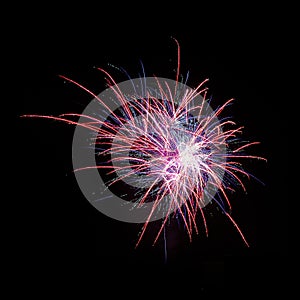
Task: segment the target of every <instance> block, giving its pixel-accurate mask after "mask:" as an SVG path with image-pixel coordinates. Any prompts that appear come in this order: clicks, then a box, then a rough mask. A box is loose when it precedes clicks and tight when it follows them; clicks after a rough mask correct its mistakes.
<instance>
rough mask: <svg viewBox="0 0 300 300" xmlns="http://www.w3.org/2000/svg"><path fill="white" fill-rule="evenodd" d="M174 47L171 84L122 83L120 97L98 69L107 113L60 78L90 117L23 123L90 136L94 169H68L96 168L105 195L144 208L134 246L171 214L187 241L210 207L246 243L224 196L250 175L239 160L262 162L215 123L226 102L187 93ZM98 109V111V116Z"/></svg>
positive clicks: (233, 132)
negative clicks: (59, 124)
mask: <svg viewBox="0 0 300 300" xmlns="http://www.w3.org/2000/svg"><path fill="white" fill-rule="evenodd" d="M175 41H176V40H175ZM176 43H177V46H178V66H177V73H176V78H175V81H169V80H167V79H162V78H157V77H151V78H147V77H142V78H138V79H136V80H133V79H129V82H130V84H131V87H132V90H133V92H131V93H126V92H124V90H123V89H122V88H121V87H120V85H119V84H117V83H116V82H115V80H114V79H113V77H112V76H111V75H110V74H109V73H108V72H107V71H105V70H103V69H100V68H99V70H100V71H101V72H103V73H104V75H105V77H106V79H107V84H108V88H109V90H110V92H112V93H113V102H114V103H117V104H118V105H116V109H114V108H112V106H111V105H110V104H109V101H107V100H105V99H103V98H102V97H101V96H99V95H96V94H94V93H93V92H92V91H90V90H88V89H87V88H86V87H84V86H83V85H81V84H79V83H78V82H76V81H74V80H72V79H70V78H67V77H65V76H60V77H61V78H62V79H64V80H66V81H68V82H71V83H73V84H75V85H76V86H78V87H79V88H81V89H83V90H85V91H86V92H87V93H89V94H90V95H91V96H93V98H94V100H95V101H96V102H97V105H98V106H99V105H100V106H101V109H99V110H98V112H95V111H94V112H92V113H90V114H85V113H82V114H76V113H68V114H62V115H60V116H46V115H26V116H25V117H38V118H46V119H53V120H58V121H63V122H65V123H68V124H73V125H75V126H76V127H80V128H84V129H86V130H87V131H88V132H89V133H90V139H89V143H90V144H91V145H92V148H93V151H94V152H93V155H94V156H95V162H96V163H95V164H93V165H86V166H82V167H77V168H76V169H75V171H76V172H89V171H91V170H97V172H98V174H100V175H101V178H102V180H103V182H104V183H105V187H106V189H110V190H111V191H114V193H117V190H118V191H119V195H118V196H119V197H120V198H123V199H125V200H126V201H127V202H128V203H129V202H130V203H131V206H130V207H131V209H130V211H131V214H135V210H134V209H139V208H142V207H145V206H147V205H148V208H149V203H150V204H151V205H150V208H149V209H148V210H147V216H146V217H145V218H144V219H143V220H142V221H139V222H143V223H144V225H143V227H142V229H141V232H140V235H139V237H138V240H137V243H136V245H139V243H140V242H141V240H142V237H143V236H144V234H145V231H146V229H147V226H148V224H149V222H151V221H153V220H157V219H162V222H161V226H160V229H159V231H158V232H157V235H156V238H155V240H154V244H155V243H156V242H157V240H158V238H159V236H160V235H161V233H162V231H163V229H164V227H165V226H166V224H167V221H168V219H169V218H172V217H174V216H176V217H178V216H179V217H180V219H181V220H182V222H183V224H184V226H185V228H186V231H187V234H188V237H189V239H190V240H192V235H193V232H196V233H198V224H197V222H196V216H197V215H198V214H200V215H201V216H202V219H203V223H204V227H205V231H206V234H207V233H208V228H207V226H206V219H205V206H206V205H207V204H208V203H210V202H211V201H215V202H216V203H217V204H218V206H219V207H220V208H221V210H222V211H223V213H224V214H225V215H226V216H227V217H228V218H229V220H230V221H231V222H232V224H233V225H234V226H235V227H236V229H237V231H238V233H239V234H240V236H241V238H242V239H243V241H244V242H245V244H246V245H248V242H247V241H246V238H245V237H244V235H243V233H242V231H241V230H240V228H239V227H238V225H237V224H236V222H235V221H234V220H233V218H232V217H231V214H230V212H231V205H230V201H229V198H228V193H229V191H233V190H234V189H235V188H236V187H237V186H241V187H242V188H243V189H244V190H246V189H245V186H244V184H243V182H242V179H243V178H245V177H247V178H250V175H249V174H248V173H247V172H246V171H245V170H244V169H243V167H242V164H241V159H259V160H265V159H264V158H262V157H258V156H253V155H248V154H245V152H244V150H245V149H246V148H248V147H250V146H252V145H255V144H258V142H250V143H249V142H241V141H240V140H239V139H238V136H239V135H240V134H241V133H242V127H237V126H236V124H235V122H234V121H232V120H230V119H228V118H222V117H221V116H222V114H223V111H224V109H225V108H226V107H227V106H228V105H229V104H230V103H231V102H232V101H233V99H230V100H228V101H226V102H225V103H224V104H223V105H222V106H220V107H218V108H217V109H216V110H212V109H211V108H210V106H209V104H208V101H207V99H206V98H207V91H208V89H207V88H206V87H205V83H206V82H207V80H204V81H203V82H201V83H200V84H199V85H198V86H197V87H196V88H194V89H192V88H186V86H185V85H184V84H183V83H182V82H180V81H179V75H180V47H179V44H178V42H177V41H176ZM101 110H102V111H105V112H106V113H105V115H104V116H103V115H101V113H100V111H101ZM78 118H79V120H78ZM121 183H122V184H123V188H120V186H121V187H122V185H120V184H121ZM124 186H126V188H124ZM126 189H127V190H126ZM128 190H130V191H128ZM220 198H222V199H223V200H221V201H220V200H219V199H220ZM110 200H111V201H113V200H112V199H110Z"/></svg>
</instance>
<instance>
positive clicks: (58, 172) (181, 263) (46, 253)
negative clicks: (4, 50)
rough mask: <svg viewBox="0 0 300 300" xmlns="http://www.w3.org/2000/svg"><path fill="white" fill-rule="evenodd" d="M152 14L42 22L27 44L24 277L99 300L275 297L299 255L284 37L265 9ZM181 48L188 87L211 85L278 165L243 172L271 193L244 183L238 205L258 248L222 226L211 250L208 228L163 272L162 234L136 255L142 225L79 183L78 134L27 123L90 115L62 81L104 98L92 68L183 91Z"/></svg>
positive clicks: (21, 140)
mask: <svg viewBox="0 0 300 300" xmlns="http://www.w3.org/2000/svg"><path fill="white" fill-rule="evenodd" d="M173 8H174V7H173ZM141 10H142V11H140V12H138V13H134V12H133V11H131V9H128V8H127V10H124V11H123V10H118V12H116V11H115V9H113V8H112V7H105V9H104V8H102V9H101V7H99V10H96V9H95V8H94V9H93V8H92V7H91V8H88V9H87V10H84V11H81V10H80V9H79V11H77V12H76V13H74V12H73V10H71V9H70V10H69V9H67V10H66V11H61V10H60V9H59V10H58V9H54V10H47V9H46V8H45V9H39V10H38V11H39V13H37V14H33V16H32V17H30V18H29V19H27V21H26V20H24V22H23V23H22V26H20V27H18V29H17V30H16V33H17V34H16V35H15V37H16V39H15V41H14V42H13V44H12V45H13V46H14V47H17V49H18V51H17V53H16V54H14V59H13V61H14V62H17V66H18V67H17V68H15V75H14V82H15V83H16V85H17V87H18V88H20V93H19V94H18V95H19V96H18V97H17V98H18V99H17V115H16V123H17V132H18V138H17V145H18V146H17V149H18V150H17V153H18V155H17V158H16V162H17V166H18V175H17V178H18V181H17V182H18V187H17V188H16V191H15V194H16V195H18V196H17V197H15V199H16V201H15V203H14V204H15V206H16V209H15V217H16V218H15V219H16V220H18V223H19V224H20V225H19V226H16V229H15V231H14V234H13V240H14V242H15V243H16V247H15V250H16V249H18V250H16V253H17V254H16V255H17V257H18V263H19V266H20V269H21V270H22V271H21V274H22V275H21V276H23V277H29V278H34V279H33V280H34V281H35V280H37V278H39V279H40V281H41V282H43V283H44V282H47V280H42V279H41V278H46V277H47V278H48V277H49V278H51V280H53V282H55V283H53V285H52V288H49V289H50V290H51V289H55V287H56V284H58V283H57V282H58V281H59V282H61V283H62V285H64V284H65V282H66V281H67V279H70V278H72V279H73V278H76V281H77V280H78V282H80V281H81V279H87V280H88V281H89V280H91V281H93V280H95V282H96V285H95V284H93V285H92V286H93V287H96V288H99V289H100V288H104V287H105V286H106V283H107V282H114V283H115V285H116V286H119V284H120V283H121V282H123V283H124V282H128V284H129V286H130V287H128V289H129V290H131V289H132V290H134V288H135V286H141V285H142V286H145V292H146V293H148V289H149V292H150V291H151V292H153V295H155V292H154V291H155V290H156V287H163V286H165V287H167V288H166V290H169V289H170V290H175V291H176V289H177V288H178V289H180V290H181V291H182V292H186V293H187V292H189V291H195V292H203V291H207V292H208V293H211V292H212V291H216V290H221V291H223V290H230V291H233V290H235V289H239V288H241V286H242V287H243V289H244V291H253V292H255V293H256V291H258V290H259V289H260V288H262V287H263V288H265V290H266V291H268V290H273V291H274V290H275V291H276V290H277V289H280V288H281V287H282V283H281V280H282V277H283V274H285V275H284V277H285V276H286V273H284V272H285V270H286V259H287V255H288V225H287V214H288V211H287V201H288V199H287V198H288V195H287V192H286V190H287V188H286V186H287V182H286V180H285V179H284V178H286V177H287V174H286V173H287V170H286V168H285V165H286V164H287V161H286V160H287V158H285V159H284V160H282V158H281V155H282V151H284V148H285V147H286V144H285V142H283V141H281V142H280V141H279V140H278V139H282V138H283V137H284V136H285V132H286V129H287V127H286V125H285V124H286V123H285V121H283V120H284V117H285V116H284V114H285V112H284V111H282V106H281V105H280V104H279V103H280V101H281V100H282V96H281V95H278V94H277V88H278V87H280V85H279V83H280V74H278V73H279V72H278V66H279V64H280V61H281V56H280V55H281V54H280V49H279V47H278V40H280V36H279V27H278V26H277V25H276V22H275V20H274V19H272V18H271V17H270V16H269V14H268V13H267V11H262V10H261V9H252V10H249V8H247V9H246V8H244V9H243V8H237V7H233V8H232V9H229V8H228V9H227V10H226V12H225V11H224V12H223V10H222V8H219V7H216V8H214V9H210V10H209V11H207V10H206V9H203V10H199V11H197V12H195V11H194V9H193V7H186V8H185V9H183V8H182V10H181V8H180V7H177V8H176V7H175V10H170V11H168V10H166V11H161V10H159V9H158V8H157V7H155V6H154V7H153V6H152V5H151V6H149V7H147V8H146V7H145V11H147V13H145V12H144V10H143V9H141ZM25 19H26V18H25ZM172 36H173V37H175V38H176V39H177V40H178V41H179V43H180V46H181V73H182V74H183V75H185V74H186V72H187V71H189V72H190V77H189V81H188V82H187V84H188V85H190V86H191V87H195V86H196V85H197V84H198V83H199V82H201V81H202V80H204V79H205V78H209V82H208V84H207V86H208V87H209V94H210V95H211V96H212V97H213V101H212V102H211V105H212V107H213V108H216V107H217V106H218V105H220V104H222V103H224V102H225V101H226V100H228V99H230V98H235V99H236V100H235V101H234V104H233V105H232V106H231V107H230V108H228V109H227V110H226V114H228V115H230V116H232V117H233V119H234V120H235V121H236V122H237V124H239V125H243V126H245V129H244V137H245V139H249V140H251V141H260V142H261V144H260V145H258V146H254V147H253V148H252V150H251V151H250V152H251V153H253V154H256V155H260V156H263V157H266V158H267V159H268V162H267V163H264V162H260V161H253V162H251V163H246V166H247V168H248V169H249V171H250V172H251V173H253V174H254V175H255V176H256V177H258V178H259V179H260V180H261V181H263V182H264V183H265V186H263V185H261V184H260V183H259V182H257V181H255V180H251V181H250V182H246V188H247V192H248V193H247V194H245V193H244V192H243V191H242V190H238V191H237V192H236V193H235V194H234V195H232V197H231V201H232V206H233V218H234V219H235V220H236V221H237V223H238V224H239V225H240V227H241V229H242V231H243V233H244V234H245V236H246V237H247V239H248V242H249V244H250V247H249V248H247V247H246V246H245V244H244V243H243V241H242V239H241V238H240V236H239V235H238V233H237V231H236V229H235V228H234V227H233V225H232V224H231V223H230V222H229V221H228V219H226V218H225V217H224V216H222V215H221V214H218V213H216V212H213V215H212V216H210V215H209V216H208V225H209V236H208V238H207V237H205V235H204V231H203V230H202V227H201V225H200V233H199V235H198V236H197V235H194V236H193V242H192V243H189V241H188V240H187V237H186V235H185V233H184V231H183V230H182V229H180V228H177V227H175V226H173V227H170V228H168V229H167V237H168V239H167V241H168V260H167V263H165V262H164V249H163V243H162V242H161V240H160V241H159V242H158V244H157V245H156V246H155V247H152V244H151V242H152V239H153V236H154V234H155V232H156V230H157V226H158V225H157V224H155V223H154V224H150V227H149V233H148V234H146V236H145V239H144V240H143V242H142V243H141V245H140V247H139V248H138V249H134V245H135V242H136V240H137V236H138V232H139V230H140V228H141V227H140V225H136V224H127V223H122V222H119V221H116V220H113V219H110V218H109V217H106V216H105V215H102V214H101V213H100V212H98V211H97V210H95V209H94V208H93V207H92V206H91V205H90V204H89V203H88V201H87V200H86V199H85V198H84V196H83V195H82V194H81V191H80V189H79V187H78V186H77V182H76V180H75V177H74V175H73V173H72V157H71V147H72V137H73V132H74V127H72V126H69V125H66V124H63V123H59V122H53V121H50V120H42V119H30V118H19V116H20V115H23V114H46V115H57V114H59V113H64V112H77V113H80V112H82V111H83V109H84V108H85V106H86V105H87V104H88V103H89V101H90V100H91V96H90V95H88V94H87V93H86V92H84V91H82V90H81V89H79V88H78V87H76V86H74V85H72V84H70V83H67V84H66V83H65V82H64V81H63V80H62V79H61V78H59V77H58V75H59V74H61V75H65V76H67V77H69V78H71V79H74V80H76V81H78V82H79V83H81V84H82V85H84V86H85V87H87V88H89V89H90V90H92V91H93V92H94V93H96V94H98V93H100V92H101V91H102V90H103V89H104V87H105V80H104V76H103V74H102V73H101V72H99V71H97V70H96V69H95V68H94V67H102V68H104V69H106V70H108V71H110V73H111V74H112V75H113V76H114V77H115V78H116V81H117V82H118V81H122V80H125V79H126V77H124V76H123V75H120V73H119V72H118V71H116V70H114V69H112V68H110V67H109V66H108V63H110V64H113V65H115V66H118V67H123V68H124V69H126V70H127V71H128V73H129V74H130V75H131V76H132V77H137V76H139V74H140V73H141V67H140V60H141V61H142V62H143V64H144V66H145V70H146V75H147V76H152V75H153V74H154V75H157V76H159V77H166V78H171V79H175V69H176V66H177V49H176V44H175V43H174V41H173V40H172V38H171V37H172ZM14 47H13V48H14ZM275 61H276V63H275ZM280 120H281V121H280ZM29 274H31V275H29ZM32 274H34V276H33V277H31V276H32ZM58 279H61V281H60V280H58ZM274 281H275V282H276V284H274ZM71 282H73V281H72V280H71ZM167 282H171V285H169V283H168V284H167ZM267 282H271V284H270V283H267ZM177 285H178V287H177ZM46 286H47V287H48V284H47V285H46ZM50 286H51V284H50Z"/></svg>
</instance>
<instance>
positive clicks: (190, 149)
mask: <svg viewBox="0 0 300 300" xmlns="http://www.w3.org/2000/svg"><path fill="white" fill-rule="evenodd" d="M178 150H179V161H180V164H181V165H182V167H183V168H189V167H192V166H194V165H195V164H196V163H197V159H196V155H197V150H198V147H197V145H196V144H194V145H184V144H180V145H179V147H178Z"/></svg>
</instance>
